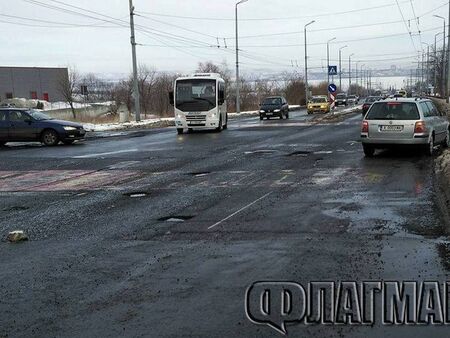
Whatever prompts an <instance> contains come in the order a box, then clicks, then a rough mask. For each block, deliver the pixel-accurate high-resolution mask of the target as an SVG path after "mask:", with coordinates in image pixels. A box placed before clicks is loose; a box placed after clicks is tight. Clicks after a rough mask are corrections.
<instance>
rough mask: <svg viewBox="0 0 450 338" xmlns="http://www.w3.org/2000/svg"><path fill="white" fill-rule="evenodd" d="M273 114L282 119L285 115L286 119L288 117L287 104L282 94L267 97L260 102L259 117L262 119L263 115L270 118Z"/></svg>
mask: <svg viewBox="0 0 450 338" xmlns="http://www.w3.org/2000/svg"><path fill="white" fill-rule="evenodd" d="M274 116H275V117H279V118H280V119H283V117H286V119H288V118H289V105H288V103H287V101H286V99H285V98H284V97H282V96H274V97H268V98H266V99H264V100H263V102H262V103H261V106H260V108H259V119H260V120H262V119H264V118H265V117H266V118H267V119H270V118H271V117H274Z"/></svg>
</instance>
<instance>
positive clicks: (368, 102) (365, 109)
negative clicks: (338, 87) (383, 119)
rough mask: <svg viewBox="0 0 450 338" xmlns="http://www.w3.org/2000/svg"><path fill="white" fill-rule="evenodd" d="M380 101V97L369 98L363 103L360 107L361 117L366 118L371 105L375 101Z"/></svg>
mask: <svg viewBox="0 0 450 338" xmlns="http://www.w3.org/2000/svg"><path fill="white" fill-rule="evenodd" d="M380 100H382V97H381V96H369V97H367V98H366V100H365V101H364V104H363V107H362V115H363V116H366V114H367V112H368V111H369V109H370V107H372V104H374V103H375V102H377V101H380Z"/></svg>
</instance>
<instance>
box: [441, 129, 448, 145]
mask: <svg viewBox="0 0 450 338" xmlns="http://www.w3.org/2000/svg"><path fill="white" fill-rule="evenodd" d="M442 146H443V147H444V148H450V129H449V130H447V137H446V138H445V140H444V143H442Z"/></svg>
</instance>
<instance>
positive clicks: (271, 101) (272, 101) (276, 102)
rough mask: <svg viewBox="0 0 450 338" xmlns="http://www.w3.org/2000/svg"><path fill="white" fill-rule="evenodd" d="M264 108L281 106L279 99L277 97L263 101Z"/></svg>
mask: <svg viewBox="0 0 450 338" xmlns="http://www.w3.org/2000/svg"><path fill="white" fill-rule="evenodd" d="M262 104H263V105H265V106H279V105H280V104H281V99H280V98H279V97H270V98H267V99H265V100H264V101H263V103H262Z"/></svg>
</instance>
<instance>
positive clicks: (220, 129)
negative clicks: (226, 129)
mask: <svg viewBox="0 0 450 338" xmlns="http://www.w3.org/2000/svg"><path fill="white" fill-rule="evenodd" d="M222 129H223V126H222V115H221V116H220V117H219V126H218V127H217V128H216V131H217V132H218V133H220V132H221V131H222Z"/></svg>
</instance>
